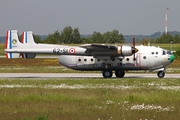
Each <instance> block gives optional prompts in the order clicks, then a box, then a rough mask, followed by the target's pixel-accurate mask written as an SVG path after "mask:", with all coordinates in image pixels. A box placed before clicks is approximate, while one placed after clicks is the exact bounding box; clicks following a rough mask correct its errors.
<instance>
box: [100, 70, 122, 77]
mask: <svg viewBox="0 0 180 120" xmlns="http://www.w3.org/2000/svg"><path fill="white" fill-rule="evenodd" d="M102 75H103V77H104V78H111V77H112V75H113V72H112V70H104V71H102ZM115 75H116V77H118V78H123V77H124V75H125V72H124V70H116V71H115Z"/></svg>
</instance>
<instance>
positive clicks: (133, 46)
mask: <svg viewBox="0 0 180 120" xmlns="http://www.w3.org/2000/svg"><path fill="white" fill-rule="evenodd" d="M132 42H133V45H132V53H133V60H134V61H135V60H136V58H135V53H136V52H138V49H137V48H135V37H134V35H133V36H132Z"/></svg>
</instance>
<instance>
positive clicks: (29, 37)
mask: <svg viewBox="0 0 180 120" xmlns="http://www.w3.org/2000/svg"><path fill="white" fill-rule="evenodd" d="M22 43H23V44H28V45H29V46H31V45H34V44H36V43H35V42H34V37H33V32H32V31H26V32H23V33H22ZM35 56H36V54H34V53H24V54H22V58H35Z"/></svg>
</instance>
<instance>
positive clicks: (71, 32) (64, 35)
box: [20, 26, 180, 44]
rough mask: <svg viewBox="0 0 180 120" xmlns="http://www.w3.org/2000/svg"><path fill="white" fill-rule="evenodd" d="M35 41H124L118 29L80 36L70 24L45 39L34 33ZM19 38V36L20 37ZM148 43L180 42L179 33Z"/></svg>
mask: <svg viewBox="0 0 180 120" xmlns="http://www.w3.org/2000/svg"><path fill="white" fill-rule="evenodd" d="M33 36H34V40H35V42H36V43H48V44H86V43H110V44H111V43H124V42H125V38H124V36H123V35H122V34H121V33H119V31H118V30H112V31H108V32H105V33H103V34H101V33H100V32H97V31H95V32H93V34H92V35H89V36H86V37H82V36H81V35H80V32H79V29H78V28H74V29H73V28H72V27H70V26H68V27H65V28H64V29H63V30H62V31H61V32H60V31H58V30H56V31H55V32H54V33H52V34H49V35H48V36H47V37H46V38H45V39H43V40H42V39H41V38H40V36H38V35H34V34H33ZM20 38H21V37H20ZM144 41H147V38H143V39H141V40H138V39H137V40H136V42H138V43H143V42H144ZM148 42H150V43H171V42H172V43H180V37H179V35H177V34H175V35H170V34H165V33H164V34H162V35H161V36H159V37H157V38H149V39H148Z"/></svg>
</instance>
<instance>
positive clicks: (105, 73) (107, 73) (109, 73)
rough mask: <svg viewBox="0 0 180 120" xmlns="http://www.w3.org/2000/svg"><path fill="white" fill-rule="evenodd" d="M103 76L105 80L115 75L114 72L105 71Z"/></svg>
mask: <svg viewBox="0 0 180 120" xmlns="http://www.w3.org/2000/svg"><path fill="white" fill-rule="evenodd" d="M102 75H103V77H104V78H111V77H112V75H113V73H112V70H104V71H102Z"/></svg>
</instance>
